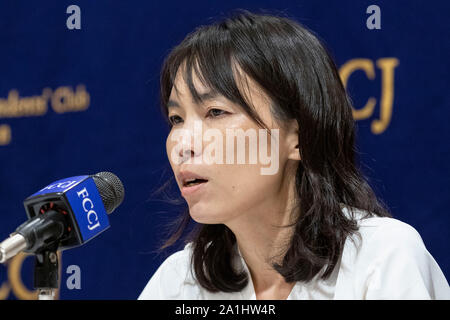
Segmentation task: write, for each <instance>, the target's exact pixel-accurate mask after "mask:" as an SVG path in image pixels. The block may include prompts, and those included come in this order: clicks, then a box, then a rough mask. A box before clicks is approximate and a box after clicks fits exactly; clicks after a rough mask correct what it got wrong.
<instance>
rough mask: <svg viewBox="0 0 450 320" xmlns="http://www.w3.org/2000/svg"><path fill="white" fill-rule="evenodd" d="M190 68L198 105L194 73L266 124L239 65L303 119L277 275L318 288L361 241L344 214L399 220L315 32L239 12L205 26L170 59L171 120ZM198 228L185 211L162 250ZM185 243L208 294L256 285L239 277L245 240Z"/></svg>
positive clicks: (166, 88) (278, 111)
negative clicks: (383, 196)
mask: <svg viewBox="0 0 450 320" xmlns="http://www.w3.org/2000/svg"><path fill="white" fill-rule="evenodd" d="M183 65H184V66H185V67H184V68H183V69H184V72H183V78H184V80H185V81H186V84H187V85H188V87H189V90H190V92H191V95H192V97H193V98H194V99H195V100H196V101H199V100H201V97H200V96H199V94H198V93H197V91H196V89H195V87H194V85H193V81H192V74H193V72H195V75H196V76H197V77H198V78H199V79H200V80H201V81H202V82H203V83H204V84H205V85H206V86H207V87H208V88H210V89H211V90H214V91H216V92H218V93H220V94H221V95H223V96H224V97H225V98H227V99H228V100H230V101H232V102H234V103H236V104H238V105H240V106H242V108H243V110H244V111H245V112H246V113H247V114H248V115H249V116H251V117H252V118H253V119H254V120H255V121H256V122H257V123H259V124H260V125H261V126H264V124H263V123H262V122H261V121H260V119H259V117H258V115H257V113H256V112H255V111H254V108H252V106H251V102H250V101H248V99H246V97H245V95H244V94H243V92H241V91H240V90H239V88H238V85H237V82H238V81H240V80H242V79H237V77H236V73H235V72H234V71H235V70H236V68H235V67H236V66H239V68H240V69H241V70H242V71H243V72H244V73H245V75H246V76H248V77H250V78H251V79H252V80H254V81H255V82H256V83H257V84H258V85H259V86H260V88H261V89H262V90H263V91H264V93H265V94H266V95H267V96H268V97H269V98H270V99H271V103H272V110H271V111H272V113H273V116H274V117H275V118H276V119H279V120H280V121H281V122H283V121H287V120H292V119H295V120H296V121H297V123H298V127H299V132H298V139H299V153H300V157H301V161H299V165H298V168H297V170H296V175H295V188H296V198H297V199H296V201H297V202H298V203H299V206H298V207H296V212H293V213H292V214H293V216H294V214H295V217H296V221H295V223H294V224H293V225H292V227H293V228H294V229H295V231H294V235H293V237H292V239H291V241H290V243H289V246H288V247H287V248H286V250H285V254H284V257H283V259H282V262H281V263H273V268H274V269H275V270H276V271H277V272H279V273H280V274H281V275H282V276H283V277H284V278H285V280H286V282H295V281H309V280H311V279H312V278H313V277H314V276H315V275H317V274H318V273H319V271H321V270H322V269H323V270H324V272H323V274H322V275H321V278H323V279H326V278H327V277H329V276H330V274H331V272H332V271H333V269H334V267H335V266H336V265H337V263H338V261H339V258H340V256H341V254H342V251H343V247H344V242H345V240H346V239H347V237H348V236H349V235H352V234H354V233H358V232H357V231H358V228H357V222H356V220H355V217H354V216H353V215H352V216H351V217H347V216H345V215H344V214H343V212H342V206H346V207H347V208H350V211H351V210H352V209H353V208H358V209H361V210H363V211H365V212H366V216H372V215H376V216H386V217H390V216H391V214H390V213H389V211H388V209H387V208H386V206H385V205H384V204H383V202H382V201H381V200H379V199H377V197H376V195H375V193H374V191H373V190H372V188H371V187H370V185H369V183H368V181H367V178H365V177H364V175H363V174H362V172H361V171H360V169H359V168H358V166H357V165H356V158H355V156H356V154H357V150H356V147H355V130H356V127H355V122H354V119H353V116H352V103H351V99H350V98H349V96H348V95H347V93H346V90H345V88H344V86H343V84H342V81H341V79H340V77H339V73H338V70H337V68H336V65H335V63H334V61H333V59H332V57H331V55H330V53H329V52H328V50H327V49H326V48H325V46H324V45H323V44H322V43H321V42H320V41H319V40H318V37H317V36H315V35H314V33H313V32H312V31H309V30H308V29H307V28H306V27H304V26H303V25H302V24H300V23H299V22H297V21H295V20H294V19H292V18H288V17H282V16H275V15H270V14H256V13H251V12H248V11H245V10H240V11H239V12H237V13H235V14H233V15H231V16H229V17H228V18H225V19H224V20H222V21H219V22H216V23H213V24H211V25H206V26H200V27H198V28H197V29H196V30H194V31H193V32H192V33H190V34H188V35H187V36H186V38H185V39H184V40H183V41H182V42H181V43H180V44H179V45H177V46H176V47H175V48H173V49H172V51H171V52H170V54H169V55H168V56H167V57H166V59H165V61H164V64H163V67H162V71H161V106H162V110H163V111H164V114H165V115H166V116H167V102H168V100H169V96H170V93H171V90H172V89H173V87H174V80H175V77H176V74H177V71H178V70H179V69H180V67H181V66H183ZM169 125H170V123H169ZM351 212H352V211H351ZM190 220H191V218H190V216H189V211H186V212H184V214H183V215H182V216H180V217H179V220H176V221H175V223H176V224H177V229H176V230H175V231H174V233H173V234H172V235H171V237H169V238H168V239H167V241H166V242H165V243H164V245H163V246H162V247H161V249H163V248H166V247H168V246H170V245H172V244H174V243H175V242H176V241H177V240H178V239H180V237H181V236H182V234H183V231H184V230H185V228H186V227H187V225H188V224H189V222H190ZM186 242H192V244H193V251H192V268H193V269H192V270H193V271H194V273H195V277H196V279H197V281H198V282H199V284H200V285H201V286H203V287H204V288H205V289H207V290H209V291H211V292H217V291H223V292H235V291H240V290H242V289H243V288H244V287H245V286H246V285H247V283H248V275H247V274H246V273H245V272H244V271H238V270H234V269H233V265H232V258H233V257H234V252H235V251H233V250H234V246H235V244H236V238H235V236H234V234H233V232H232V231H231V230H230V229H229V228H228V227H227V226H225V225H223V224H198V225H197V226H196V228H195V229H194V231H193V232H192V233H190V235H189V236H188V238H186Z"/></svg>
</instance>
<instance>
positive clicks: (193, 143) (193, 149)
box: [178, 121, 203, 163]
mask: <svg viewBox="0 0 450 320" xmlns="http://www.w3.org/2000/svg"><path fill="white" fill-rule="evenodd" d="M179 139H180V140H179V141H178V145H179V146H178V148H179V149H178V156H179V159H180V160H179V161H180V162H181V163H183V162H186V161H189V160H190V161H193V160H194V161H195V163H199V161H200V160H201V155H202V149H203V146H202V143H203V136H202V124H201V121H196V122H195V123H194V124H193V126H189V128H187V127H185V128H184V131H183V134H181V135H180V136H179Z"/></svg>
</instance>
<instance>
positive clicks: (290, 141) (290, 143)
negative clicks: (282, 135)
mask: <svg viewBox="0 0 450 320" xmlns="http://www.w3.org/2000/svg"><path fill="white" fill-rule="evenodd" d="M286 143H287V148H288V159H291V160H296V161H301V160H302V159H301V157H300V149H299V141H298V122H297V120H295V119H293V120H291V122H290V123H289V125H288V127H287V136H286Z"/></svg>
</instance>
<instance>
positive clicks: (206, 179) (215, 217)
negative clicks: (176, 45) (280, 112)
mask: <svg viewBox="0 0 450 320" xmlns="http://www.w3.org/2000/svg"><path fill="white" fill-rule="evenodd" d="M248 81H249V89H247V90H246V91H245V92H246V96H247V97H248V98H249V99H251V103H252V104H253V106H254V107H255V110H256V112H257V114H258V115H259V117H260V119H261V120H262V121H263V122H264V123H265V124H266V125H267V127H268V128H269V129H271V131H272V139H271V138H270V135H269V133H268V132H267V130H266V129H262V128H261V127H260V126H258V125H257V123H256V122H255V121H254V120H253V119H252V118H250V117H249V116H248V115H247V114H246V113H245V112H244V111H243V110H242V108H241V107H240V106H239V105H236V104H234V103H232V102H231V101H229V100H227V99H226V98H224V97H223V96H221V95H218V96H215V95H211V92H210V90H209V88H207V87H205V86H204V85H203V84H202V83H201V82H200V80H199V79H198V78H197V77H195V75H193V82H194V85H195V87H196V89H197V92H198V93H199V94H200V95H203V94H205V95H208V98H207V99H205V100H204V102H203V103H200V104H196V103H195V102H194V101H193V98H192V95H191V94H190V92H189V89H188V87H187V85H186V83H185V82H184V80H183V78H182V76H181V73H180V71H179V72H178V74H177V76H176V79H175V86H176V88H177V89H178V90H176V89H175V88H172V91H171V94H170V98H169V103H168V116H169V119H170V121H171V122H172V125H173V126H172V129H171V131H170V133H169V136H168V137H167V141H166V149H167V155H168V157H169V161H170V165H171V167H172V170H173V172H174V175H175V177H176V181H177V184H178V186H179V188H180V190H181V194H182V196H183V197H184V198H185V200H186V201H187V203H188V206H189V212H190V215H191V217H192V218H193V219H194V220H195V221H196V222H198V223H204V224H219V223H224V224H227V223H231V222H232V221H233V220H236V219H237V218H238V217H240V216H242V215H245V214H251V213H252V212H253V213H255V214H257V213H258V212H259V211H260V210H267V209H270V208H271V207H273V206H274V201H275V202H276V201H286V200H287V199H286V194H287V192H286V185H287V180H289V179H293V178H294V174H293V173H292V171H288V170H287V169H288V168H290V166H288V165H287V164H288V161H290V159H293V160H298V159H295V152H296V153H297V154H298V149H296V151H295V150H292V149H293V148H295V145H296V144H297V143H298V140H297V131H296V130H289V131H287V130H283V129H281V128H280V127H279V126H278V125H277V123H276V121H274V119H273V117H272V115H271V113H270V102H269V100H268V99H267V98H266V96H265V95H264V94H262V92H261V91H260V90H258V87H257V86H256V85H255V83H254V82H252V81H251V80H250V79H248ZM239 129H241V130H239ZM274 129H275V130H274ZM264 131H266V135H264ZM277 132H278V134H277ZM245 133H247V137H245ZM277 136H278V138H277ZM250 137H251V138H250ZM244 138H245V139H244ZM238 140H240V141H241V142H240V143H238ZM242 141H245V142H244V143H242ZM264 145H266V148H264ZM239 154H240V155H241V159H240V160H241V161H240V162H238V155H239ZM243 154H244V155H245V157H244V158H243V159H242V155H243ZM293 155H294V156H293ZM252 157H253V158H252ZM255 158H256V161H255ZM292 162H293V161H290V163H292ZM294 162H295V161H294ZM294 172H295V171H294ZM263 173H264V174H263ZM193 179H201V180H196V181H194V182H192V184H190V183H189V181H191V180H193Z"/></svg>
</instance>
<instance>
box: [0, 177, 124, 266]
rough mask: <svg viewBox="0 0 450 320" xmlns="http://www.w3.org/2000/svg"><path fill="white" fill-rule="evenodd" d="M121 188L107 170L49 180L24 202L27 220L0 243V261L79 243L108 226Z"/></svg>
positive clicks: (78, 244) (116, 205)
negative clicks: (25, 253)
mask: <svg viewBox="0 0 450 320" xmlns="http://www.w3.org/2000/svg"><path fill="white" fill-rule="evenodd" d="M124 195H125V190H124V187H123V184H122V182H121V181H120V179H119V178H118V177H117V176H116V175H115V174H113V173H111V172H100V173H97V174H94V175H91V176H88V175H84V176H76V177H71V178H66V179H62V180H58V181H55V182H53V183H52V184H50V185H48V186H46V187H45V188H43V189H41V190H39V191H38V192H36V193H35V194H33V195H31V196H29V197H28V198H26V199H25V201H24V206H25V210H26V213H27V216H28V221H26V222H25V223H23V224H22V225H20V226H19V227H18V228H17V229H16V230H15V232H14V233H12V234H11V235H10V237H9V238H7V239H6V240H4V241H3V242H2V243H0V263H4V262H6V261H7V260H8V259H10V258H12V257H14V256H15V255H16V254H18V253H19V252H21V251H24V252H28V253H34V254H37V253H40V252H43V251H44V250H46V249H47V248H53V249H58V250H66V249H69V248H73V247H77V246H80V245H82V244H84V243H86V242H88V241H89V240H91V239H92V238H94V237H96V236H97V235H99V234H100V233H102V232H103V231H105V230H106V229H108V228H109V226H110V225H109V219H108V214H110V213H112V212H113V211H114V210H115V209H116V208H117V207H118V206H119V205H120V204H121V203H122V201H123V199H124Z"/></svg>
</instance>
